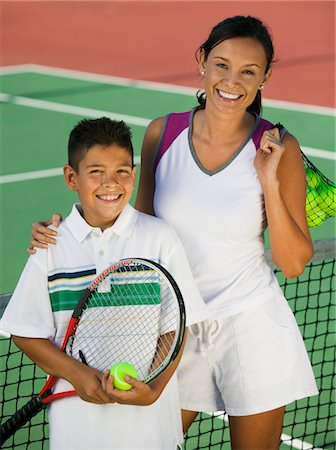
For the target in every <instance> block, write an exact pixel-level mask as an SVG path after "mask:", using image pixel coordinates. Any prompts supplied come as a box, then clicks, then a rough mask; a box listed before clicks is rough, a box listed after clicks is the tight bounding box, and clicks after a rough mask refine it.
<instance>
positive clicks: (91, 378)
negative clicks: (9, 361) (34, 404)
mask: <svg viewBox="0 0 336 450" xmlns="http://www.w3.org/2000/svg"><path fill="white" fill-rule="evenodd" d="M12 339H13V341H14V343H15V345H17V346H18V347H19V348H20V349H21V350H22V351H23V352H24V353H25V354H26V355H27V356H28V357H29V358H30V359H31V360H32V361H33V362H34V363H35V364H37V365H38V366H39V367H40V368H41V369H42V370H43V371H44V372H46V373H47V374H49V375H52V376H54V377H56V378H63V379H65V380H67V381H68V382H69V383H71V384H72V386H73V387H74V389H75V390H76V392H77V394H78V396H79V397H80V398H81V399H82V400H85V401H87V402H91V403H99V404H101V403H110V399H109V397H108V396H107V395H106V393H105V392H104V391H103V389H102V385H101V379H102V376H103V374H102V373H101V372H99V371H98V370H97V369H93V368H91V367H88V366H86V365H84V364H82V363H81V362H79V361H77V360H75V359H74V358H71V357H70V356H68V355H67V354H66V353H64V352H62V351H61V350H60V349H59V348H58V347H56V345H54V344H53V343H52V342H51V341H50V340H49V339H42V338H26V337H21V336H12Z"/></svg>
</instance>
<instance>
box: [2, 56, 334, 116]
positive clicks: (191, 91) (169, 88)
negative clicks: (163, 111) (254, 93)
mask: <svg viewBox="0 0 336 450" xmlns="http://www.w3.org/2000/svg"><path fill="white" fill-rule="evenodd" d="M25 72H34V73H38V74H42V75H51V76H62V77H66V78H72V79H76V80H83V81H91V82H100V83H101V82H104V83H106V84H114V85H119V86H128V87H136V88H138V89H147V90H152V91H153V90H155V91H159V92H170V93H174V94H182V95H191V96H195V94H196V92H197V91H198V90H199V89H197V88H192V87H189V86H178V85H174V84H168V83H158V82H154V81H142V80H133V79H131V78H123V77H114V76H112V75H102V74H95V73H90V72H84V71H80V70H72V69H62V68H59V67H50V66H43V65H40V64H20V65H17V66H3V67H0V75H1V74H4V75H11V74H16V73H25ZM195 77H196V72H195ZM263 104H264V106H266V107H267V106H268V107H270V108H278V109H288V110H291V111H301V112H306V113H312V114H320V115H326V116H336V109H335V108H331V107H328V106H318V105H310V104H304V103H296V102H288V101H283V100H273V99H267V98H265V99H263Z"/></svg>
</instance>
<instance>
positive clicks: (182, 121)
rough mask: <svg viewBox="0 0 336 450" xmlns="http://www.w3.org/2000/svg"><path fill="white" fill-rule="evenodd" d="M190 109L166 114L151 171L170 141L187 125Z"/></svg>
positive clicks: (154, 169) (154, 168) (155, 166)
mask: <svg viewBox="0 0 336 450" xmlns="http://www.w3.org/2000/svg"><path fill="white" fill-rule="evenodd" d="M190 114H191V111H186V112H182V113H170V114H168V115H167V116H166V118H165V122H164V124H163V130H162V133H161V137H160V141H159V145H158V150H157V154H156V158H155V161H154V164H153V172H154V173H155V171H156V168H157V166H158V164H159V162H160V160H161V158H162V156H163V155H164V154H165V153H166V151H167V150H168V149H169V147H170V145H171V144H172V142H173V141H174V140H175V139H176V138H177V136H178V135H179V134H181V133H182V131H183V130H185V129H186V128H187V127H188V126H189V118H190Z"/></svg>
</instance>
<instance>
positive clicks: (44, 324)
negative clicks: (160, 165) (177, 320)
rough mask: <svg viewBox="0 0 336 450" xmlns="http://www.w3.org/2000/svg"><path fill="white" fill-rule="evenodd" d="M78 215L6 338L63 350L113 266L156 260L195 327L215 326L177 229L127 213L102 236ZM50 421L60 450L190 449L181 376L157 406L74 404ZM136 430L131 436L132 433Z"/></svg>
mask: <svg viewBox="0 0 336 450" xmlns="http://www.w3.org/2000/svg"><path fill="white" fill-rule="evenodd" d="M78 207H79V206H78V205H74V206H73V208H72V211H71V213H70V215H69V216H68V217H67V218H66V219H65V220H64V221H63V222H62V223H61V225H60V227H59V228H58V239H57V245H55V246H49V248H48V249H47V250H41V249H39V250H38V251H37V253H36V254H35V255H33V256H31V257H30V258H29V260H28V262H27V264H26V266H25V268H24V270H23V272H22V275H21V277H20V280H19V282H18V285H17V287H16V289H15V291H14V293H13V295H12V298H11V301H10V303H9V305H8V307H7V308H6V310H5V313H4V315H3V317H2V320H1V329H2V330H4V331H6V332H8V333H10V334H13V335H18V336H24V337H32V338H49V339H51V340H52V341H54V342H55V344H56V345H58V346H60V345H61V341H62V337H63V336H64V333H65V328H66V326H67V323H68V320H69V318H70V316H71V313H72V310H73V308H74V306H75V304H76V300H77V299H78V298H79V297H80V295H81V293H82V291H83V290H84V289H85V288H86V287H87V286H88V285H89V284H90V282H91V281H92V280H93V279H94V278H95V277H96V275H97V274H99V273H100V272H102V271H103V270H104V269H106V267H108V266H109V265H111V264H113V263H115V262H117V261H118V260H120V259H122V258H135V257H141V258H147V259H151V260H154V261H156V262H158V263H160V264H161V265H162V266H164V267H165V268H166V269H167V270H168V271H169V272H170V273H171V275H172V276H173V277H174V279H175V280H176V282H177V284H178V286H179V288H180V290H181V293H182V296H183V299H184V302H185V306H186V318H187V325H190V324H192V323H195V322H200V321H202V320H204V319H206V318H207V316H208V313H207V309H206V306H205V305H204V303H203V300H202V298H201V296H200V294H199V292H198V290H197V288H196V285H195V282H194V280H193V276H192V274H191V270H190V268H189V265H188V262H187V258H186V255H185V253H184V249H183V247H182V244H181V242H180V240H179V238H178V237H177V235H176V233H175V231H174V230H173V228H172V227H170V226H169V225H167V224H166V223H164V222H163V221H162V220H161V219H158V218H156V217H153V216H149V215H146V214H143V213H140V212H138V211H136V210H135V209H134V208H133V207H132V206H130V205H126V207H125V208H124V209H123V211H122V212H121V214H120V216H119V217H118V219H117V220H116V222H115V223H114V224H113V225H112V226H111V227H110V228H108V229H106V230H104V231H101V230H100V229H99V228H94V227H91V226H90V225H89V224H88V223H87V222H86V221H85V220H84V219H83V218H82V216H81V214H80V213H79V211H78ZM68 389H72V387H71V385H70V384H69V383H68V382H66V381H65V380H59V381H58V382H57V385H56V388H55V392H60V391H63V390H68ZM67 417H71V420H67ZM49 421H50V425H51V426H50V428H51V434H50V437H51V448H54V449H63V448H67V449H70V448H76V449H81V450H84V449H95V450H98V449H105V448H108V449H112V448H113V449H114V448H115V449H116V448H118V449H126V448H127V449H140V448H156V449H161V448H162V449H174V450H175V449H176V446H177V444H179V443H180V442H181V441H182V431H181V420H180V406H179V399H178V394H177V384H176V377H175V375H174V376H173V377H172V379H171V380H170V382H169V383H168V385H167V387H166V389H165V390H164V392H163V393H162V395H161V396H160V398H159V399H158V400H157V401H156V402H155V403H154V404H153V405H150V406H146V407H138V406H128V405H127V406H125V405H117V404H111V405H95V404H91V403H87V402H84V401H82V400H81V399H80V398H78V397H74V398H68V399H63V400H59V401H56V402H54V403H53V404H52V405H51V407H50V411H49ZM75 425H76V426H78V427H80V430H81V433H80V436H81V438H80V439H79V440H78V434H77V435H76V438H72V434H73V431H72V430H73V427H74V426H75ZM129 427H131V429H132V432H131V433H128V432H127V431H126V430H127V429H128V428H129ZM72 440H73V442H72ZM79 441H80V442H79Z"/></svg>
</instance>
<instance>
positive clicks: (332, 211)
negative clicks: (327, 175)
mask: <svg viewBox="0 0 336 450" xmlns="http://www.w3.org/2000/svg"><path fill="white" fill-rule="evenodd" d="M317 201H318V205H319V207H320V208H321V209H322V211H324V212H325V213H327V214H328V216H332V217H334V216H336V188H335V187H334V186H328V185H326V186H325V189H324V190H323V191H322V190H321V191H320V192H319V197H318V199H317Z"/></svg>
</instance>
